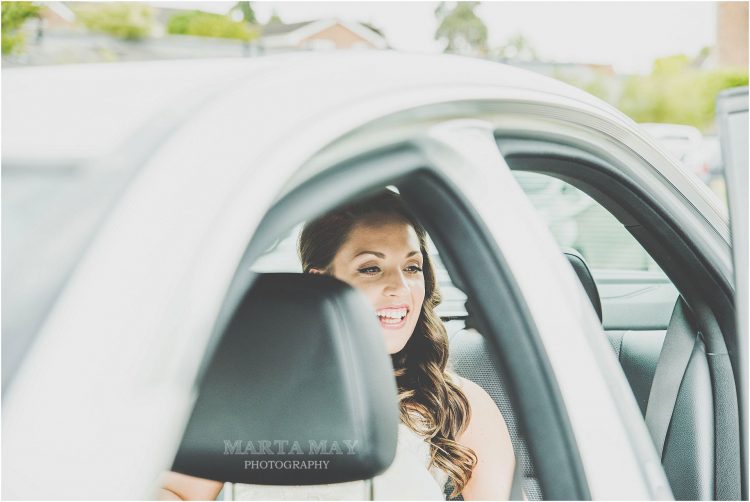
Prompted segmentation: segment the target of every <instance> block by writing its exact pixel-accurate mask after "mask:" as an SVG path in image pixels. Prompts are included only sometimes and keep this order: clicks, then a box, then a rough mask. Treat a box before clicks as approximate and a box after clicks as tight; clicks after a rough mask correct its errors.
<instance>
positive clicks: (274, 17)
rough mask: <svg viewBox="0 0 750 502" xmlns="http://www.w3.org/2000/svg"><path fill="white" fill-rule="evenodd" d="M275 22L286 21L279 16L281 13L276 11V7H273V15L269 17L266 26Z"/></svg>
mask: <svg viewBox="0 0 750 502" xmlns="http://www.w3.org/2000/svg"><path fill="white" fill-rule="evenodd" d="M274 24H284V21H282V20H281V16H279V13H278V12H277V11H276V9H273V10H272V11H271V17H270V18H269V19H268V22H267V23H266V26H269V25H274Z"/></svg>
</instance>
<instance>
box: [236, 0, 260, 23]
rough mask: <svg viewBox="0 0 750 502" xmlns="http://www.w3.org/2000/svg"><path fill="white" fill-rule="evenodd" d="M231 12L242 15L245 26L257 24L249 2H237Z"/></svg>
mask: <svg viewBox="0 0 750 502" xmlns="http://www.w3.org/2000/svg"><path fill="white" fill-rule="evenodd" d="M231 11H237V12H240V13H242V20H243V21H244V22H246V23H247V24H258V21H257V20H256V19H255V11H254V10H253V7H252V6H251V5H250V2H237V3H236V4H235V6H234V7H232V9H231Z"/></svg>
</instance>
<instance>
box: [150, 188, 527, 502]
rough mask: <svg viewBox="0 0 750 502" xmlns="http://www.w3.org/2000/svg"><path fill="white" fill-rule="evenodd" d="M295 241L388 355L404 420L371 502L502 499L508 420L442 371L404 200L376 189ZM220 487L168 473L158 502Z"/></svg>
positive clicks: (429, 277) (259, 493)
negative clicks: (349, 300) (344, 289)
mask: <svg viewBox="0 0 750 502" xmlns="http://www.w3.org/2000/svg"><path fill="white" fill-rule="evenodd" d="M298 244H299V249H298V250H299V255H300V259H301V262H302V269H303V272H304V273H307V274H324V275H331V276H333V277H335V278H337V279H339V280H341V281H343V282H346V283H348V284H349V285H350V286H352V287H354V288H356V289H357V290H359V291H360V292H362V293H363V294H364V295H365V296H366V298H367V299H368V300H369V303H370V305H371V306H372V308H373V315H376V316H377V318H378V321H379V324H380V328H381V331H382V335H383V339H384V345H385V348H386V350H387V351H388V353H389V354H390V355H391V361H392V364H393V369H394V377H395V379H396V386H397V389H398V397H399V410H400V418H401V423H400V424H399V427H398V444H397V448H396V456H395V459H394V461H393V463H392V464H391V465H390V467H389V468H388V469H387V470H386V471H385V472H384V473H382V474H380V475H379V476H377V477H375V478H374V479H373V484H372V489H373V491H372V497H373V498H375V499H380V500H382V499H388V500H392V499H418V500H443V499H444V498H445V494H446V493H449V492H450V493H451V496H452V497H455V496H457V495H459V494H460V495H462V496H463V498H464V499H465V500H487V499H494V500H498V499H507V498H508V497H509V495H510V490H511V484H512V479H513V472H514V469H515V457H514V453H513V447H512V444H511V440H510V435H509V433H508V429H507V426H506V424H505V420H504V419H503V416H502V415H501V413H500V411H499V410H498V408H497V406H496V405H495V403H494V401H493V400H492V398H491V397H490V396H489V395H488V394H487V393H486V392H485V391H484V390H483V389H482V388H481V387H479V386H478V385H477V384H475V383H473V382H471V381H469V380H466V379H464V378H462V377H460V376H458V375H456V374H454V373H452V372H450V371H448V370H447V365H448V336H447V333H446V329H445V326H444V325H443V322H442V321H441V319H440V317H439V316H438V314H437V313H436V312H435V308H436V307H437V306H438V304H439V303H440V300H441V297H440V292H439V287H438V281H437V278H436V274H435V269H434V267H433V263H432V261H431V258H430V254H429V252H428V237H427V233H426V231H425V230H424V228H423V227H422V226H421V224H420V223H419V222H418V221H417V219H416V218H415V217H414V216H413V215H412V214H411V212H410V211H409V210H408V209H407V207H406V206H405V204H404V203H403V202H402V200H401V197H400V196H399V195H398V194H397V193H395V192H392V191H390V190H381V191H379V192H377V193H375V194H374V195H371V196H369V197H366V198H364V199H361V200H357V201H355V202H353V203H350V204H348V205H345V206H341V207H339V208H337V209H334V210H333V211H331V212H328V213H326V214H324V215H322V216H320V217H318V218H316V219H314V220H312V221H309V222H308V223H307V224H306V225H305V226H304V228H303V230H302V233H301V234H300V238H299V243H298ZM239 446H241V445H239ZM239 446H238V447H239ZM221 486H222V484H221V483H219V482H216V481H209V480H201V479H198V478H194V477H189V476H183V475H180V474H176V473H168V474H167V475H166V476H165V478H164V479H163V487H164V491H162V492H161V497H162V498H171V497H174V496H177V497H180V498H186V499H188V498H194V497H196V496H198V495H200V496H202V497H203V498H205V497H208V498H214V497H215V496H216V494H217V493H218V491H219V490H220V489H221ZM357 486H358V485H357V483H356V482H353V483H339V484H335V485H315V486H262V485H251V484H241V483H234V484H229V485H228V490H227V491H228V492H229V493H230V497H231V498H232V499H234V500H262V499H268V498H272V499H288V500H294V499H321V500H322V499H352V498H358V496H359V492H358V491H357Z"/></svg>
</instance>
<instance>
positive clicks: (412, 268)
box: [406, 265, 422, 274]
mask: <svg viewBox="0 0 750 502" xmlns="http://www.w3.org/2000/svg"><path fill="white" fill-rule="evenodd" d="M406 271H407V272H409V273H411V274H418V273H420V272H421V271H422V267H420V266H419V265H409V266H408V267H406Z"/></svg>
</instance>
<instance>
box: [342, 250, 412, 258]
mask: <svg viewBox="0 0 750 502" xmlns="http://www.w3.org/2000/svg"><path fill="white" fill-rule="evenodd" d="M419 253H420V252H419V251H410V252H409V253H407V255H406V257H407V258H409V257H411V256H414V255H415V254H419ZM363 254H371V255H374V256H377V257H378V258H380V259H381V260H382V259H385V254H383V253H381V252H379V251H368V250H365V251H360V252H358V253H357V254H355V255H354V257H355V258H356V257H358V256H361V255H363Z"/></svg>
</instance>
